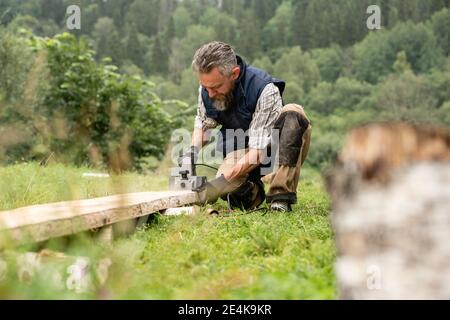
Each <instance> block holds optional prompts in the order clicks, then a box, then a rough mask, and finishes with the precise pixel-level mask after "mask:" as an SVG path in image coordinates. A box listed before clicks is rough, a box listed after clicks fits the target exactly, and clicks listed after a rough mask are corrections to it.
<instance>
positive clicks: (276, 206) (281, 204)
mask: <svg viewBox="0 0 450 320" xmlns="http://www.w3.org/2000/svg"><path fill="white" fill-rule="evenodd" d="M270 210H272V211H278V212H291V211H292V208H291V204H290V203H289V202H286V201H274V202H272V203H271V204H270Z"/></svg>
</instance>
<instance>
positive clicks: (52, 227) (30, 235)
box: [0, 191, 198, 249]
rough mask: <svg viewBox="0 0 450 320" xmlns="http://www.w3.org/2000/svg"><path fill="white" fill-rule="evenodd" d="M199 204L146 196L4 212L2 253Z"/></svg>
mask: <svg viewBox="0 0 450 320" xmlns="http://www.w3.org/2000/svg"><path fill="white" fill-rule="evenodd" d="M197 201H198V199H197V194H196V193H194V192H186V191H180V192H172V191H170V192H144V193H131V194H122V195H115V196H109V197H103V198H96V199H88V200H78V201H66V202H58V203H51V204H43V205H35V206H30V207H25V208H19V209H14V210H10V211H2V212H0V249H2V248H5V247H7V246H8V245H12V244H14V245H17V244H22V243H26V242H40V241H45V240H48V239H50V238H55V237H61V236H67V235H71V234H76V233H79V232H82V231H87V230H91V229H95V228H100V227H103V226H107V225H111V224H114V223H117V222H120V221H125V220H129V219H134V218H139V217H142V216H145V215H149V214H151V213H154V212H158V211H160V210H163V209H168V208H174V207H180V206H183V205H187V204H192V203H195V202H197Z"/></svg>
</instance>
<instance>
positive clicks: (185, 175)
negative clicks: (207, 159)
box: [169, 162, 207, 191]
mask: <svg viewBox="0 0 450 320" xmlns="http://www.w3.org/2000/svg"><path fill="white" fill-rule="evenodd" d="M195 169H196V165H195V164H192V163H185V162H183V163H182V164H181V167H176V168H172V169H171V171H170V178H169V190H173V191H181V190H185V191H196V190H198V189H200V188H201V187H202V186H203V185H204V184H205V183H206V181H207V179H206V177H200V176H197V174H196V170H195Z"/></svg>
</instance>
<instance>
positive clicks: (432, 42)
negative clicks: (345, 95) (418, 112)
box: [353, 22, 444, 83]
mask: <svg viewBox="0 0 450 320" xmlns="http://www.w3.org/2000/svg"><path fill="white" fill-rule="evenodd" d="M401 51H404V52H405V53H406V57H407V59H408V62H409V63H410V64H411V67H412V69H413V71H414V72H418V73H424V72H427V71H429V70H430V69H432V68H434V67H439V66H442V65H443V62H444V60H443V56H442V52H441V50H440V48H439V47H438V45H437V42H436V38H435V37H434V35H433V33H432V32H431V30H430V29H428V28H427V27H426V26H425V25H423V24H418V25H414V24H412V23H411V22H408V23H401V24H398V25H397V26H396V27H395V28H394V29H392V30H390V31H387V30H381V31H379V32H375V33H370V34H369V35H368V36H367V37H366V38H365V39H364V40H363V41H362V42H360V43H358V44H357V45H355V47H354V52H355V59H354V64H353V68H354V72H355V74H356V76H357V78H358V79H360V80H365V81H368V82H371V83H376V82H378V81H379V80H380V79H381V78H382V77H384V76H386V75H388V74H389V73H390V72H392V70H393V69H392V68H393V65H394V62H395V61H396V59H397V54H398V53H399V52H401Z"/></svg>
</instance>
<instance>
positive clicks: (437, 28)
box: [431, 8, 450, 56]
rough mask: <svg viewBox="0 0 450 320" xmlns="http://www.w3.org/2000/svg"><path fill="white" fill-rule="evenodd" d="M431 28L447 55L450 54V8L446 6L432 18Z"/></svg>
mask: <svg viewBox="0 0 450 320" xmlns="http://www.w3.org/2000/svg"><path fill="white" fill-rule="evenodd" d="M431 28H432V30H433V33H434V35H435V37H436V40H437V43H438V44H439V46H440V47H441V48H442V51H443V52H444V54H445V55H446V56H447V55H449V54H450V10H449V9H447V8H445V9H443V10H442V11H439V12H438V13H436V14H434V15H433V17H432V18H431Z"/></svg>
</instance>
